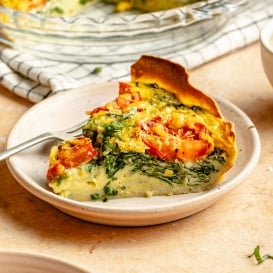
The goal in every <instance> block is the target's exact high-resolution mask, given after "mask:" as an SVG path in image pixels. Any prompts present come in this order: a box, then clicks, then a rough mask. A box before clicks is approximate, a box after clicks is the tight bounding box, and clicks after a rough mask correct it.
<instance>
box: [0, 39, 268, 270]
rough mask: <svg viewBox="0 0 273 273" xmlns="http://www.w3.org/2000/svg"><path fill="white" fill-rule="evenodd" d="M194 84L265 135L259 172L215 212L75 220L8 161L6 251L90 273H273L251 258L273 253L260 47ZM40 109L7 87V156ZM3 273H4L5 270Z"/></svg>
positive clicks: (1, 167) (2, 116) (1, 137)
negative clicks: (108, 222) (15, 133)
mask: <svg viewBox="0 0 273 273" xmlns="http://www.w3.org/2000/svg"><path fill="white" fill-rule="evenodd" d="M190 79H191V82H192V84H193V85H195V86H196V87H198V88H201V89H202V90H205V91H209V92H213V93H215V94H217V95H220V96H222V97H224V98H226V99H229V100H230V101H231V102H233V103H234V104H236V105H237V106H239V107H240V108H241V109H242V110H243V111H245V112H246V113H247V114H248V116H249V117H250V118H251V119H252V120H253V122H254V124H255V125H256V127H257V128H258V131H259V134H260V137H261V142H262V153H261V158H260V161H259V164H258V166H257V167H256V169H255V170H254V171H253V172H252V173H251V175H250V176H249V177H248V178H247V180H246V181H245V182H244V183H242V184H241V185H240V186H238V187H237V188H236V189H235V190H233V191H232V192H230V193H228V194H227V195H226V196H225V197H224V198H223V199H221V200H220V201H218V202H217V203H215V204H214V205H213V206H211V207H209V208H208V209H206V210H204V211H202V212H200V213H198V214H196V215H193V216H191V217H188V218H186V219H181V220H179V221H176V222H172V223H167V224H163V225H158V226H152V227H141V228H120V227H111V226H103V225H98V224H92V223H88V222H84V221H81V220H78V219H74V218H73V217H71V216H68V215H66V214H64V213H62V212H60V211H58V210H57V209H55V208H53V207H52V206H50V205H48V204H47V203H45V202H43V201H41V200H39V199H37V198H36V197H34V196H32V195H31V194H30V193H28V192H27V191H26V190H24V189H23V188H22V187H21V186H20V185H19V184H18V183H17V182H16V181H15V179H14V178H13V177H12V176H11V174H10V172H9V170H8V168H7V166H6V163H5V162H3V161H2V162H0V174H1V177H0V250H17V251H28V252H38V253H42V254H47V255H53V256H55V257H60V258H62V259H66V260H69V261H72V262H73V263H75V264H78V265H80V266H83V267H86V268H88V269H89V270H90V272H94V273H95V272H96V273H106V272H107V273H108V272H132V273H133V272H137V273H144V272H145V273H148V272H149V273H153V272H156V273H162V272H172V273H174V272H179V273H184V272H187V273H204V272H209V273H214V272H217V273H227V272H233V273H234V272H240V273H245V272H247V273H252V272H253V273H258V272H259V273H260V272H262V273H271V272H273V260H267V261H265V262H264V263H263V264H260V265H256V264H255V259H249V258H247V255H248V254H250V253H251V252H252V251H253V250H254V248H255V247H256V246H257V245H260V247H261V253H262V254H266V253H271V254H273V171H272V169H273V88H272V87H271V86H270V85H269V83H268V81H267V79H266V77H265V75H264V72H263V69H262V65H261V59H260V47H259V44H258V43H256V44H253V45H251V46H249V47H247V48H244V49H242V50H239V51H236V52H234V53H232V54H229V55H228V56H225V57H223V58H220V59H218V60H215V61H213V62H211V63H209V64H206V65H204V66H202V67H200V68H198V69H195V70H193V71H191V72H190ZM31 106H32V104H31V103H29V102H27V101H25V100H23V99H21V98H18V97H16V96H15V95H13V94H12V93H11V92H8V91H6V90H5V89H4V88H3V87H0V150H3V149H4V143H5V141H6V138H7V136H8V132H9V130H10V129H11V127H12V126H13V124H14V123H15V122H16V120H17V119H18V118H19V117H20V116H21V114H22V113H24V112H25V111H26V110H28V109H29V108H30V107H31ZM0 271H1V270H0Z"/></svg>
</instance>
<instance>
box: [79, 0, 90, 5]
mask: <svg viewBox="0 0 273 273" xmlns="http://www.w3.org/2000/svg"><path fill="white" fill-rule="evenodd" d="M91 1H92V0H79V3H80V4H81V5H85V4H87V3H88V2H91Z"/></svg>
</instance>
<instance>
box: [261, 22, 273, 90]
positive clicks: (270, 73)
mask: <svg viewBox="0 0 273 273" xmlns="http://www.w3.org/2000/svg"><path fill="white" fill-rule="evenodd" d="M260 43H261V57H262V63H263V68H264V71H265V74H266V76H267V78H268V80H269V81H270V83H271V85H272V86H273V20H270V21H269V22H268V23H266V24H265V25H264V26H263V28H262V30H261V34H260Z"/></svg>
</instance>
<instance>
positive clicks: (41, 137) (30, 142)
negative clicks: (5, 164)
mask: <svg viewBox="0 0 273 273" xmlns="http://www.w3.org/2000/svg"><path fill="white" fill-rule="evenodd" d="M53 138H56V137H55V136H54V135H53V134H51V133H44V134H41V135H39V136H37V137H34V138H32V139H30V140H28V141H25V142H23V143H21V144H19V145H16V146H14V147H12V148H10V149H7V150H6V151H3V152H0V161H1V160H4V159H6V158H8V157H10V156H12V155H14V154H16V153H19V152H21V151H23V150H26V149H28V148H30V147H32V146H34V145H36V144H38V143H41V142H43V141H45V140H48V139H53Z"/></svg>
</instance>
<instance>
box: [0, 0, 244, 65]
mask: <svg viewBox="0 0 273 273" xmlns="http://www.w3.org/2000/svg"><path fill="white" fill-rule="evenodd" d="M247 2H248V1H247V0H212V1H211V0H208V1H200V2H197V3H195V4H190V5H187V6H183V7H180V8H174V9H170V10H164V11H158V12H149V13H139V12H136V11H130V12H124V13H116V12H115V10H114V7H113V6H111V5H106V4H103V3H100V2H96V3H95V4H94V5H91V6H90V7H89V8H88V9H86V10H84V11H83V12H82V13H81V14H78V15H77V16H73V17H57V16H46V15H42V14H36V13H30V12H20V11H17V10H13V9H8V8H4V7H2V6H0V42H2V43H3V44H5V45H7V46H10V47H12V48H15V49H18V50H19V51H22V52H27V53H30V54H32V55H33V54H34V55H36V56H39V57H43V58H46V59H52V60H59V61H68V62H80V63H112V62H124V61H133V60H135V59H137V58H138V57H139V55H141V54H156V55H168V54H170V53H174V52H176V51H180V50H182V49H183V48H186V47H189V46H190V45H192V44H195V43H197V42H198V41H199V40H200V39H202V38H204V37H207V36H209V35H212V34H214V33H216V32H217V31H218V30H219V29H220V28H221V27H223V25H224V24H225V23H226V22H227V20H228V19H229V18H230V16H231V14H232V13H233V12H235V11H237V10H238V9H241V8H242V7H243V6H244V5H245V4H246V3H247Z"/></svg>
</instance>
